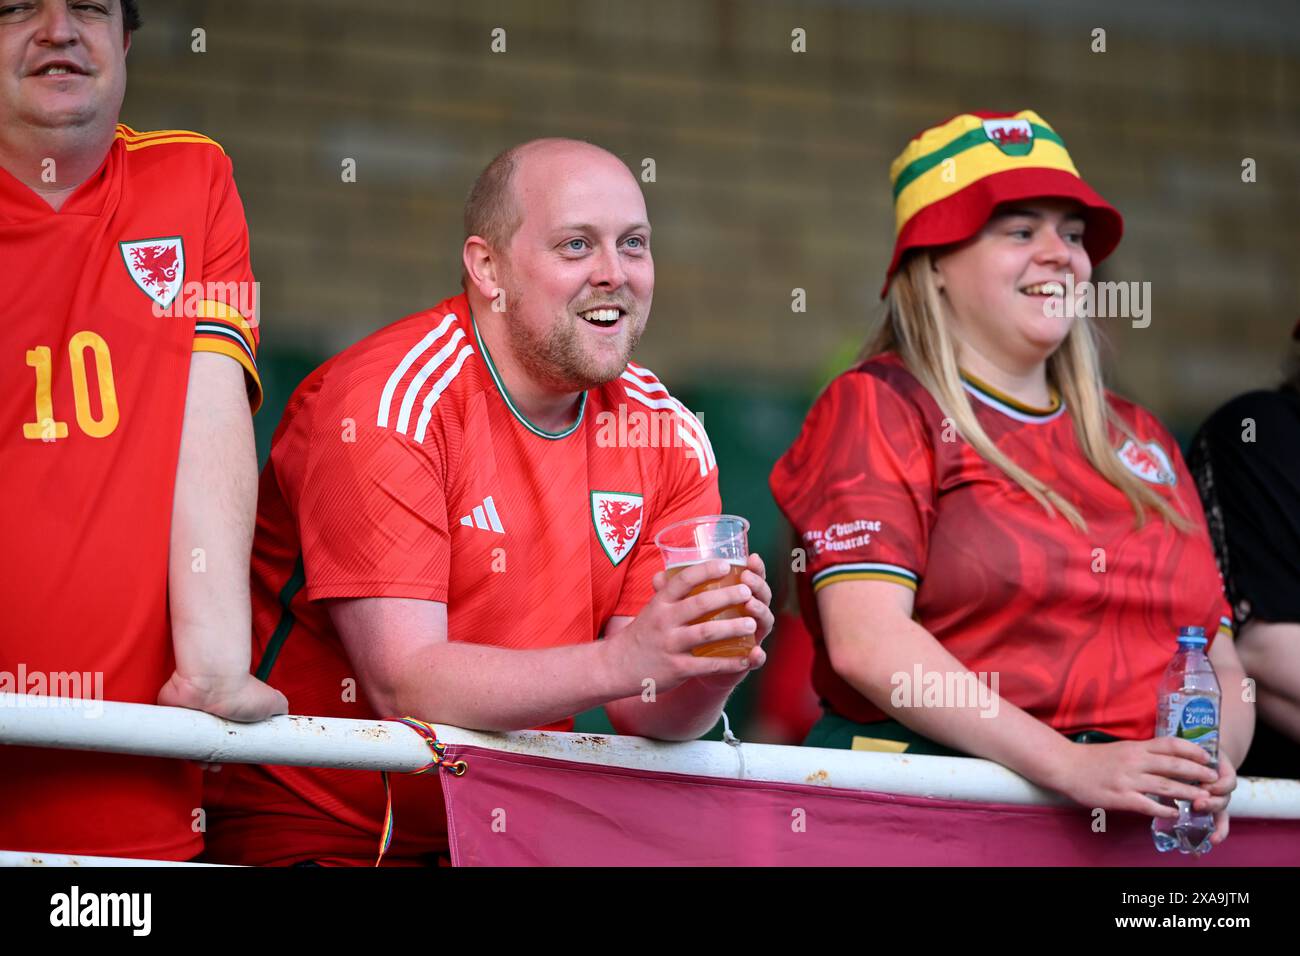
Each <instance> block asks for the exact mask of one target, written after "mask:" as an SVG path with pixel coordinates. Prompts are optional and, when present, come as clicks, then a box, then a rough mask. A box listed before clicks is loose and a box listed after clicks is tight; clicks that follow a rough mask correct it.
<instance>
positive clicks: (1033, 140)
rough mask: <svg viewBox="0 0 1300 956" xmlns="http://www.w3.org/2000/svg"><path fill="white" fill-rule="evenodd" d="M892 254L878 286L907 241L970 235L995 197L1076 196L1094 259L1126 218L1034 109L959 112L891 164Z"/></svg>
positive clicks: (1115, 239) (888, 277)
mask: <svg viewBox="0 0 1300 956" xmlns="http://www.w3.org/2000/svg"><path fill="white" fill-rule="evenodd" d="M889 181H890V184H891V186H892V187H893V190H894V256H893V259H892V260H891V261H890V263H889V269H888V271H887V272H886V274H885V285H884V287H883V288H882V289H881V290H880V295H881V297H882V298H883V297H884V295H885V293H886V291H888V289H889V283H890V282H891V281H892V280H893V278H894V274H895V273H896V272H898V268H899V266H900V265H901V263H902V261H903V257H904V255H906V253H907V252H908V251H909V250H911V249H919V248H923V247H926V246H944V245H949V244H951V243H955V242H962V241H963V240H966V239H969V238H970V237H971V236H973V235H975V234H976V233H977V232H979V231H980V230H981V229H982V228H984V224H985V223H986V222H988V220H989V216H990V215H992V213H993V210H994V208H995V207H996V206H997V205H998V204H999V203H1004V202H1010V201H1012V200H1016V199H1042V198H1048V197H1051V198H1065V199H1074V200H1077V201H1078V202H1079V203H1081V204H1082V205H1083V207H1084V219H1085V221H1086V223H1087V227H1086V228H1085V229H1084V235H1083V246H1084V249H1086V250H1087V252H1088V257H1089V258H1090V259H1091V260H1092V264H1093V265H1094V266H1095V265H1096V264H1097V263H1099V262H1101V261H1102V260H1103V259H1105V258H1106V257H1107V256H1108V255H1110V254H1111V253H1112V252H1113V251H1114V250H1115V247H1116V246H1118V245H1119V240H1120V237H1121V236H1122V235H1123V234H1124V219H1123V217H1122V216H1120V214H1119V211H1118V210H1117V209H1115V207H1114V206H1112V205H1111V204H1110V203H1108V202H1107V201H1106V200H1104V199H1102V198H1101V196H1099V195H1098V194H1097V192H1096V191H1095V190H1094V189H1093V188H1092V187H1091V186H1089V185H1088V184H1087V183H1086V182H1084V181H1083V177H1081V176H1080V175H1079V171H1078V170H1077V169H1076V168H1075V166H1074V162H1073V160H1071V159H1070V154H1069V153H1068V152H1067V151H1066V149H1065V143H1064V141H1062V139H1061V137H1060V136H1059V135H1058V134H1057V132H1056V130H1054V129H1053V128H1052V127H1051V126H1049V125H1048V123H1047V121H1046V120H1044V119H1043V118H1042V117H1041V116H1039V115H1038V114H1037V113H1035V112H1034V111H1033V110H1021V111H1020V112H1018V113H987V112H971V113H962V114H960V115H958V116H954V117H953V118H952V119H949V120H945V121H944V122H942V123H940V124H939V125H938V126H932V127H930V128H929V129H927V130H924V131H923V132H921V133H919V134H917V135H916V136H915V137H913V138H912V140H911V142H909V143H908V144H907V148H905V149H904V150H903V151H902V152H901V153H900V154H899V155H898V158H897V159H895V160H894V162H893V164H892V165H891V166H890V167H889Z"/></svg>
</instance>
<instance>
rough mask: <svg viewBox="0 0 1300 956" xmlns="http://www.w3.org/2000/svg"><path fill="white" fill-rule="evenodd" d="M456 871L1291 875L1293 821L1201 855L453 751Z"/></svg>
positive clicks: (1048, 812)
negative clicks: (1245, 871)
mask: <svg viewBox="0 0 1300 956" xmlns="http://www.w3.org/2000/svg"><path fill="white" fill-rule="evenodd" d="M447 756H448V758H449V759H451V760H458V759H463V760H465V761H467V762H468V766H469V770H468V772H467V773H466V774H465V775H464V776H462V777H454V776H451V775H450V774H440V775H439V776H440V777H441V779H442V786H443V792H444V794H445V796H446V801H447V826H448V836H449V838H450V842H451V857H452V862H453V863H454V864H455V865H456V866H1126V867H1133V866H1175V867H1205V866H1295V865H1297V864H1300V820H1254V819H1240V818H1234V819H1233V820H1232V831H1231V834H1230V835H1229V837H1228V839H1227V841H1226V842H1225V843H1224V844H1223V845H1222V846H1220V847H1217V848H1215V849H1214V850H1213V851H1212V852H1211V853H1209V854H1207V855H1206V856H1204V857H1202V858H1200V859H1194V858H1191V857H1187V856H1183V855H1181V854H1177V853H1172V854H1163V853H1157V852H1156V850H1155V848H1154V847H1153V846H1152V844H1151V832H1150V824H1151V821H1150V820H1149V819H1146V818H1144V817H1139V816H1136V815H1134V814H1129V813H1120V812H1110V813H1107V814H1105V816H1104V818H1103V819H1097V818H1095V816H1094V814H1093V813H1092V812H1090V811H1088V810H1086V809H1082V808H1079V809H1072V808H1067V807H1022V806H1012V805H1008V804H987V803H966V802H960V801H954V800H932V799H926V798H922V797H905V796H897V795H894V794H888V793H873V792H870V791H865V790H833V789H830V788H827V787H816V786H806V785H800V784H787V783H764V782H758V781H751V780H728V779H725V778H720V777H697V776H691V775H689V774H679V773H652V772H649V771H644V770H628V769H625V768H621V767H607V766H603V765H599V764H588V763H578V762H575V761H570V760H557V759H551V758H546V757H534V756H524V755H520V754H509V753H501V752H499V751H494V750H486V749H483V748H479V747H470V746H454V745H453V746H449V747H448V748H447Z"/></svg>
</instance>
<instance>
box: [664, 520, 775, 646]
mask: <svg viewBox="0 0 1300 956" xmlns="http://www.w3.org/2000/svg"><path fill="white" fill-rule="evenodd" d="M748 531H749V522H748V521H746V520H745V519H744V518H739V517H737V516H735V515H705V516H703V517H700V518H688V519H687V520H685V521H678V522H677V523H675V524H670V525H669V526H668V527H666V528H664V529H663V530H662V531H660V532H659V533H658V534H657V535H655V544H656V545H658V546H659V550H660V552H661V553H662V554H663V556H664V564H665V566H666V567H667V571H668V577H669V578H672V577H675V576H676V575H678V574H681V573H682V571H684V570H685V569H686V568H689V567H691V566H692V565H696V564H703V563H704V562H706V561H718V560H722V561H726V562H727V563H729V564H730V565H731V570H729V571H728V572H727V574H726V575H725V576H724V577H721V578H717V579H716V580H713V581H706V582H704V583H703V584H701V585H698V586H696V587H695V588H692V589H691V594H690V596H694V595H696V594H700V593H702V592H704V591H714V590H717V589H718V588H728V587H732V586H733V585H736V584H740V583H741V582H740V574H741V572H742V571H744V570H745V567H746V562H747V561H748V559H749V541H748V537H747V533H748ZM742 616H745V610H744V605H743V604H734V605H732V606H731V607H724V608H723V609H722V610H720V611H716V612H714V613H713V614H706V615H705V616H703V617H700V618H696V619H695V620H694V621H691V622H690V623H691V624H700V623H702V622H704V621H726V620H732V619H734V618H738V617H742ZM753 649H754V634H752V633H751V634H743V635H741V636H740V637H727V638H723V639H722V640H719V641H708V642H707V643H704V644H700V645H699V646H697V647H693V648H691V653H692V654H694V655H695V656H696V657H747V656H748V655H749V652H750V651H751V650H753Z"/></svg>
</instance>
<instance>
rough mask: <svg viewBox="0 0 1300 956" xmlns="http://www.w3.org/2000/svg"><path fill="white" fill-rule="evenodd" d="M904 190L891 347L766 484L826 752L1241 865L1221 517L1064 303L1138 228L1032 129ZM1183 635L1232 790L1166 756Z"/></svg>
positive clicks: (977, 136)
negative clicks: (1058, 808)
mask: <svg viewBox="0 0 1300 956" xmlns="http://www.w3.org/2000/svg"><path fill="white" fill-rule="evenodd" d="M891 179H892V181H893V187H894V197H895V209H896V226H897V229H896V237H897V238H896V246H895V253H894V258H893V262H892V263H891V264H890V267H889V270H888V276H887V279H886V286H885V294H886V295H887V298H888V302H887V304H888V309H887V314H886V317H885V320H884V322H883V325H882V326H881V328H880V329H879V331H878V332H877V333H876V335H875V337H874V338H873V339H872V340H871V341H870V342H869V343H868V345H867V347H866V348H865V349H864V351H863V358H862V360H861V362H860V363H859V364H858V365H857V366H856V367H854V368H853V369H851V370H850V371H848V372H846V373H844V374H843V375H841V376H840V377H839V378H837V379H836V380H835V381H834V382H832V383H831V385H830V386H828V387H827V389H826V391H825V392H824V393H823V394H822V395H821V396H820V397H819V398H818V400H817V402H816V403H815V404H814V406H813V408H812V410H811V411H810V412H809V415H808V418H807V420H806V421H805V423H804V427H803V431H802V432H801V434H800V435H799V437H798V439H797V440H796V441H795V443H794V445H793V446H792V447H791V448H790V450H789V451H788V452H787V453H786V454H785V455H784V456H783V457H782V458H781V460H780V461H779V462H778V463H777V465H776V468H775V469H774V470H773V472H772V477H771V485H772V491H773V494H774V495H775V497H776V500H777V503H778V504H779V505H780V507H781V509H782V511H783V512H784V513H785V515H786V516H787V518H789V520H790V521H791V523H792V524H793V525H794V527H795V529H796V531H797V532H798V533H799V535H800V537H801V538H802V545H803V547H804V549H805V551H806V557H807V572H808V573H806V574H800V575H799V576H798V577H799V578H800V581H799V588H800V597H801V604H802V608H803V615H804V618H805V621H806V623H807V624H808V627H809V630H810V631H811V632H812V634H813V639H814V642H815V646H816V660H815V664H814V670H813V679H814V684H815V686H816V689H817V691H818V694H819V695H820V697H821V698H822V702H823V707H824V709H825V716H824V717H823V719H822V720H821V721H819V722H818V724H817V725H816V726H815V727H814V728H813V731H812V733H811V734H810V735H809V738H808V740H807V743H809V744H811V745H815V746H825V747H853V748H855V749H868V750H888V751H895V752H898V751H907V752H909V753H938V754H949V755H952V754H956V755H973V756H979V757H985V758H987V759H990V760H995V761H997V762H998V763H1001V764H1004V765H1005V766H1007V767H1010V768H1011V769H1012V770H1014V771H1016V772H1017V773H1019V774H1021V775H1022V776H1024V777H1026V778H1028V779H1029V780H1032V781H1034V782H1035V783H1038V784H1040V785H1042V786H1045V787H1048V788H1050V789H1052V790H1055V791H1058V792H1060V793H1062V794H1065V795H1067V796H1069V797H1071V798H1073V799H1074V800H1075V801H1077V802H1078V803H1080V804H1082V805H1084V806H1087V807H1104V808H1108V809H1120V810H1131V811H1135V812H1138V813H1143V814H1147V815H1153V816H1155V815H1158V816H1165V817H1175V816H1177V811H1176V810H1175V809H1173V808H1172V807H1166V806H1163V805H1161V804H1160V803H1157V802H1156V801H1155V800H1153V799H1152V798H1151V795H1158V796H1163V797H1172V798H1178V799H1184V800H1191V801H1193V802H1194V803H1193V805H1194V806H1195V808H1196V809H1198V810H1200V809H1210V810H1212V811H1213V812H1214V814H1215V817H1216V828H1215V833H1214V836H1213V842H1214V843H1216V844H1217V843H1221V842H1222V841H1223V839H1224V838H1225V837H1226V836H1227V833H1228V814H1227V805H1228V800H1229V797H1230V795H1231V792H1232V790H1233V788H1234V787H1235V786H1236V774H1235V772H1234V768H1235V766H1236V765H1237V764H1238V763H1239V762H1240V761H1241V759H1242V758H1243V757H1244V756H1245V752H1246V749H1247V748H1248V746H1249V744H1250V737H1251V732H1252V729H1253V725H1254V714H1253V710H1252V705H1251V704H1249V703H1247V702H1245V701H1243V700H1242V694H1241V692H1240V689H1241V679H1242V676H1243V674H1242V667H1241V664H1240V662H1239V661H1238V658H1237V654H1236V652H1235V650H1234V649H1233V646H1232V641H1231V630H1230V626H1229V623H1228V622H1229V619H1228V617H1227V614H1228V607H1227V604H1226V602H1225V600H1224V597H1223V586H1222V581H1221V579H1220V577H1219V574H1218V571H1217V569H1216V567H1215V563H1214V555H1213V552H1212V549H1211V546H1210V542H1209V539H1208V536H1207V533H1206V530H1205V519H1204V515H1203V512H1202V510H1201V505H1200V502H1199V501H1198V499H1197V495H1196V489H1195V486H1194V484H1193V482H1192V480H1191V478H1190V477H1189V476H1188V473H1187V469H1186V466H1185V465H1184V463H1183V460H1182V457H1181V455H1180V454H1179V450H1178V446H1177V444H1176V443H1175V442H1174V440H1173V438H1172V437H1171V436H1170V434H1169V432H1168V431H1167V430H1166V429H1165V428H1164V427H1163V426H1162V425H1161V424H1160V423H1159V421H1157V420H1156V418H1155V417H1154V416H1153V415H1152V414H1151V413H1150V412H1147V411H1146V410H1145V409H1143V408H1140V407H1139V406H1137V405H1134V404H1133V403H1131V402H1128V401H1126V400H1124V399H1122V398H1119V397H1118V396H1116V395H1113V394H1111V393H1109V392H1107V391H1106V390H1105V389H1104V387H1103V385H1102V379H1101V374H1100V371H1099V368H1098V360H1097V353H1096V347H1095V344H1094V338H1093V336H1094V332H1093V328H1092V324H1091V322H1090V321H1089V320H1088V319H1087V318H1076V317H1073V316H1074V315H1075V312H1076V309H1075V308H1074V306H1075V305H1076V303H1075V302H1074V301H1070V302H1067V301H1065V297H1066V293H1067V291H1069V290H1074V289H1079V288H1081V284H1082V283H1086V282H1087V281H1088V280H1089V278H1090V276H1091V273H1092V268H1093V265H1094V264H1095V263H1097V262H1100V261H1101V260H1102V259H1103V258H1105V257H1106V256H1107V255H1108V254H1109V253H1110V252H1111V251H1112V250H1113V249H1114V248H1115V246H1116V245H1117V244H1118V242H1119V239H1120V236H1121V234H1122V231H1123V221H1122V219H1121V218H1120V215H1119V213H1118V212H1117V211H1116V210H1115V209H1114V208H1113V207H1111V206H1110V204H1109V203H1107V202H1106V201H1105V200H1104V199H1102V198H1101V197H1100V196H1099V195H1098V194H1097V193H1096V192H1094V191H1093V190H1092V189H1091V188H1090V187H1089V186H1088V185H1087V184H1086V183H1085V182H1084V181H1083V180H1082V178H1080V176H1079V174H1078V172H1077V170H1076V169H1075V167H1074V165H1073V163H1072V161H1071V160H1070V157H1069V154H1068V153H1067V152H1066V149H1065V146H1064V143H1063V142H1062V141H1061V138H1060V137H1059V136H1058V135H1057V133H1056V132H1055V131H1054V130H1053V129H1052V127H1050V126H1049V125H1048V124H1047V123H1046V122H1045V121H1044V120H1043V119H1042V118H1041V117H1040V116H1038V114H1036V113H1034V112H1033V111H1030V110H1025V111H1022V112H1019V113H1014V114H993V113H968V114H963V115H960V116H957V117H954V118H953V119H951V120H948V121H946V122H944V123H942V124H940V125H938V126H935V127H933V128H932V129H928V130H926V131H924V132H923V133H921V134H920V135H919V136H917V137H916V138H915V139H913V140H912V141H911V142H910V143H909V144H908V146H907V148H906V149H905V150H904V152H903V153H902V155H900V156H899V157H898V159H897V160H895V162H894V164H893V167H892V168H891ZM1184 625H1199V626H1201V627H1204V628H1205V629H1206V633H1207V634H1208V635H1209V636H1210V639H1211V642H1212V643H1211V649H1210V651H1209V656H1210V659H1211V661H1213V663H1214V665H1215V668H1216V669H1217V672H1218V676H1219V680H1220V683H1221V686H1222V688H1223V691H1224V693H1223V701H1222V710H1223V713H1222V720H1221V724H1222V739H1221V746H1220V749H1219V767H1218V771H1217V772H1216V771H1215V770H1214V769H1212V768H1210V767H1209V766H1207V763H1208V759H1207V758H1206V755H1205V753H1204V751H1203V750H1202V749H1201V748H1200V747H1198V746H1196V745H1195V744H1193V743H1191V742H1190V741H1187V740H1181V739H1177V738H1169V737H1163V738H1157V739H1152V737H1153V734H1154V731H1155V710H1156V686H1157V682H1158V681H1159V678H1160V675H1161V674H1162V672H1163V670H1164V668H1165V666H1166V665H1167V664H1168V662H1169V660H1170V658H1171V657H1172V656H1173V653H1174V650H1175V637H1176V635H1177V632H1178V628H1179V627H1181V626H1184Z"/></svg>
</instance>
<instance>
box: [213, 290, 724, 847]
mask: <svg viewBox="0 0 1300 956" xmlns="http://www.w3.org/2000/svg"><path fill="white" fill-rule="evenodd" d="M581 401H582V408H581V411H580V413H579V414H578V416H577V418H576V421H575V422H574V424H573V425H572V426H571V427H569V428H567V429H565V430H564V431H563V432H560V433H556V434H551V433H547V432H545V431H542V430H541V429H539V428H537V427H536V426H535V425H533V424H532V423H530V422H529V421H528V420H527V419H526V418H525V417H524V416H523V415H522V414H521V413H520V412H519V410H518V409H516V408H515V406H514V404H513V402H512V401H511V399H510V396H509V394H508V393H507V391H506V389H505V388H504V386H503V384H502V382H501V381H500V379H499V378H498V376H497V374H496V371H495V368H494V367H493V365H492V359H491V356H490V354H489V352H488V351H487V349H486V348H485V347H484V344H483V341H482V339H481V338H480V337H479V335H478V330H477V328H476V326H475V322H474V320H473V319H472V317H471V316H470V313H469V304H468V302H467V301H466V299H465V297H464V296H458V297H456V298H454V299H448V300H447V301H445V302H443V303H441V304H440V305H438V306H437V307H436V308H433V309H431V310H429V311H427V312H421V313H419V314H416V315H413V316H410V317H408V318H406V319H403V320H401V321H399V322H396V323H394V324H393V325H390V326H388V327H386V328H384V329H382V330H380V331H379V332H376V333H375V334H374V335H372V336H370V337H369V338H367V339H365V340H363V341H362V342H360V343H358V344H357V345H354V346H353V347H351V348H349V349H348V350H347V351H345V352H343V353H342V354H341V355H339V356H337V357H335V358H334V359H332V360H330V361H329V362H327V363H326V364H325V365H323V366H322V367H321V368H319V369H317V370H316V371H315V372H313V373H312V374H311V375H310V376H309V377H308V378H307V380H306V381H305V382H303V384H302V385H301V386H299V388H298V390H297V391H296V393H295V394H294V396H293V398H292V399H291V400H290V402H289V406H288V408H287V410H286V412H285V415H284V419H283V420H282V421H281V423H280V426H279V429H278V430H277V431H276V435H275V439H274V443H273V446H272V451H271V459H270V461H269V462H268V464H267V467H266V468H265V470H264V471H263V473H262V483H261V497H260V501H259V505H258V521H257V534H256V538H255V542H254V547H253V603H254V631H255V648H254V655H253V659H254V660H255V661H259V669H258V674H259V676H261V677H263V678H264V679H265V680H267V681H268V682H269V683H270V684H271V685H272V686H273V687H277V688H279V689H280V690H282V691H284V693H285V694H286V696H287V697H288V698H289V705H290V707H291V709H292V710H293V711H294V713H299V714H316V715H324V716H331V717H352V718H359V719H371V718H383V717H394V716H403V715H395V714H381V713H377V712H376V711H375V710H374V709H373V708H372V707H371V705H370V703H369V702H368V701H367V699H366V696H365V688H364V687H357V686H356V669H355V668H354V667H353V666H352V664H351V663H350V661H349V659H348V655H347V652H346V650H345V649H344V647H343V644H342V642H341V641H340V640H339V637H338V635H337V633H336V632H335V630H334V627H333V625H332V623H331V621H330V617H329V613H328V609H327V607H326V605H325V603H324V602H325V601H326V600H327V599H331V598H361V597H394V598H415V599H420V600H425V601H437V602H443V603H445V604H446V605H447V619H448V636H449V639H450V640H453V641H469V642H473V643H477V644H491V645H495V646H498V647H509V648H521V649H522V648H545V647H559V646H564V645H571V644H581V643H586V642H588V641H591V640H593V639H594V638H595V637H596V635H598V634H599V633H601V631H602V630H603V628H604V626H605V624H606V623H607V622H608V621H609V619H610V618H611V617H614V616H616V615H627V616H633V615H636V614H637V613H638V612H639V611H640V610H641V608H642V607H643V606H644V605H645V603H646V602H647V601H648V600H649V599H650V597H651V594H652V593H653V589H652V587H651V583H650V582H651V578H652V577H653V576H654V575H655V573H656V572H657V571H659V570H660V569H662V567H663V562H662V559H661V557H660V555H659V552H658V549H657V548H656V547H655V546H654V541H653V539H654V535H655V534H656V533H657V532H658V530H659V529H660V528H661V527H663V526H664V525H666V524H668V523H670V522H673V521H677V520H680V519H683V518H688V517H693V516H696V515H702V514H714V513H717V511H718V509H719V507H720V504H721V502H720V500H719V496H718V483H717V468H716V465H715V462H714V458H713V451H712V449H711V448H710V446H709V440H708V437H707V435H706V434H705V432H704V429H703V427H702V426H701V424H700V422H699V420H698V419H697V418H696V417H695V416H694V415H692V414H691V413H690V411H689V410H687V409H686V408H685V407H684V406H683V405H682V404H681V403H680V402H678V401H677V400H675V399H674V398H672V396H671V395H669V393H668V391H667V389H666V388H665V387H664V386H663V384H662V383H660V382H659V380H658V379H656V378H655V376H654V375H653V374H652V373H651V372H649V371H648V370H647V369H645V368H642V367H641V366H638V365H628V366H627V368H626V370H625V371H624V372H623V374H622V376H621V377H619V378H617V379H615V380H614V381H612V382H610V383H608V384H606V385H604V386H602V387H600V388H594V389H591V390H589V391H588V392H586V393H585V394H584V397H583V398H582V400H581ZM349 682H350V684H349ZM411 716H415V717H419V716H422V715H419V714H414V715H411ZM571 727H572V721H571V720H566V721H563V722H561V723H559V724H555V725H552V727H551V728H548V729H559V730H568V729H570V728H571ZM391 779H392V783H393V797H394V799H393V806H394V811H395V816H396V834H395V836H394V839H393V844H392V848H391V849H390V851H389V855H388V856H387V857H386V858H385V860H386V862H388V861H391V862H393V863H402V862H407V863H409V862H412V861H415V860H418V859H420V858H421V857H422V856H425V855H428V854H431V853H437V852H441V851H444V850H445V849H446V846H447V838H446V823H445V817H444V810H443V804H442V792H441V787H440V784H439V781H438V780H437V778H436V775H426V776H401V775H395V776H393V777H392V778H391ZM209 786H210V793H211V799H210V801H209V804H210V809H211V811H212V816H211V818H210V822H211V826H210V829H209V833H208V842H209V848H210V857H211V858H212V859H213V860H216V861H219V862H241V863H259V864H268V863H270V864H273V863H291V862H294V861H296V860H302V859H316V860H322V861H326V862H338V863H360V864H367V863H372V862H373V861H374V858H375V854H376V850H377V847H378V837H379V832H380V827H381V824H382V822H383V814H384V788H383V785H382V783H381V780H380V776H379V774H378V773H373V772H361V771H346V770H319V769H310V768H302V767H251V766H239V767H233V766H232V767H227V768H226V769H225V770H223V771H222V773H221V774H220V775H219V776H218V777H217V778H214V779H213V780H212V781H211V782H210V785H209Z"/></svg>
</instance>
